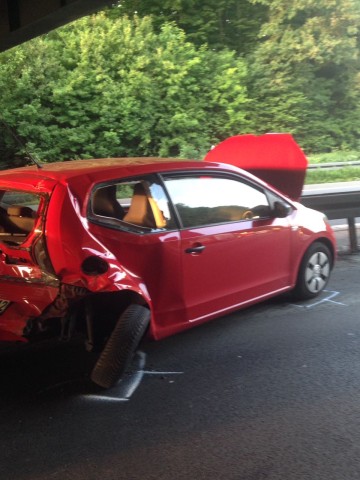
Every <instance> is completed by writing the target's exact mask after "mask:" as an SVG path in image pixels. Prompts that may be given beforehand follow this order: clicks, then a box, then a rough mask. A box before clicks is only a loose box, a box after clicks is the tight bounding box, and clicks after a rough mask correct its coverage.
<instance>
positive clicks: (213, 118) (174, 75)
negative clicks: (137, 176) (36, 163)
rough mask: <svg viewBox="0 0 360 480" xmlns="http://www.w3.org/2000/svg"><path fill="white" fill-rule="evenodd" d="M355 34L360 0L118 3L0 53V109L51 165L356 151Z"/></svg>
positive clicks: (10, 153)
mask: <svg viewBox="0 0 360 480" xmlns="http://www.w3.org/2000/svg"><path fill="white" fill-rule="evenodd" d="M359 25H360V2H359V0H293V1H292V2H290V4H289V2H288V1H287V0H216V1H215V0H204V1H203V2H202V3H201V7H199V3H198V2H196V1H195V0H173V1H170V0H162V1H159V0H151V1H150V0H121V1H120V2H119V3H118V4H116V5H115V6H114V7H113V8H111V9H108V10H106V11H105V12H103V13H100V14H97V15H92V16H90V17H87V18H84V19H82V20H79V21H77V22H75V23H73V24H70V25H67V26H66V27H63V28H61V29H59V30H57V31H54V32H52V33H50V34H48V35H46V36H43V37H41V38H37V39H34V40H32V41H31V42H28V43H26V44H24V45H22V46H20V47H16V48H14V49H12V50H9V51H8V52H5V53H3V54H1V55H0V91H1V96H0V109H1V110H0V112H1V116H2V117H3V118H4V119H5V120H6V121H7V123H8V124H9V125H10V127H13V128H15V129H16V131H17V132H18V135H19V136H20V137H21V138H22V139H23V140H24V141H25V143H26V145H27V147H28V150H30V151H32V152H34V153H35V154H37V155H38V157H40V158H41V159H46V160H48V161H53V160H61V159H64V158H83V157H106V156H143V155H154V156H158V155H160V156H185V157H195V158H201V157H202V155H203V154H204V153H205V152H206V151H207V150H208V149H209V147H210V146H211V145H212V144H214V143H216V142H218V141H220V140H222V139H224V138H225V137H227V136H230V135H235V134H239V133H248V132H253V133H255V134H260V133H264V132H274V131H278V132H290V133H292V134H293V135H294V136H295V138H296V139H297V140H298V141H299V143H300V145H301V146H302V147H303V148H304V149H305V151H307V152H321V151H329V150H336V149H344V148H345V149H350V148H353V149H357V148H359V140H360V131H359V125H360V72H359V64H360V62H359ZM18 150H19V148H18V147H17V146H16V147H14V148H13V149H11V148H10V147H9V141H8V138H5V135H4V131H3V130H1V129H0V154H1V156H2V157H3V158H12V157H14V156H15V155H16V153H18Z"/></svg>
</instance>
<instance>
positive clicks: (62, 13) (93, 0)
mask: <svg viewBox="0 0 360 480" xmlns="http://www.w3.org/2000/svg"><path fill="white" fill-rule="evenodd" d="M114 3H115V0H0V52H3V51H4V50H7V49H9V48H12V47H15V46H16V45H19V44H20V43H23V42H26V41H27V40H30V39H31V38H34V37H37V36H38V35H42V34H44V33H46V32H49V31H50V30H53V29H54V28H57V27H60V26H61V25H65V24H66V23H69V22H72V21H74V20H76V19H77V18H80V17H82V16H84V15H89V14H90V13H93V12H96V11H98V10H101V9H102V8H104V7H106V6H109V5H112V4H114Z"/></svg>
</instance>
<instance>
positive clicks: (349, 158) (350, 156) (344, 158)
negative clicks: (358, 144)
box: [307, 150, 360, 164]
mask: <svg viewBox="0 0 360 480" xmlns="http://www.w3.org/2000/svg"><path fill="white" fill-rule="evenodd" d="M307 158H308V160H309V163H312V164H316V163H332V162H354V161H356V160H360V152H359V151H356V150H351V151H348V152H345V151H338V152H331V153H317V154H315V155H308V156H307Z"/></svg>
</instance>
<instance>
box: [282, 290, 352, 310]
mask: <svg viewBox="0 0 360 480" xmlns="http://www.w3.org/2000/svg"><path fill="white" fill-rule="evenodd" d="M324 292H326V293H329V294H330V295H329V296H327V297H326V298H322V299H321V300H319V301H317V302H315V303H312V304H310V305H298V304H296V303H292V304H291V305H293V306H294V307H298V308H305V309H309V308H313V307H317V306H318V305H321V304H322V303H325V302H329V303H334V304H335V305H341V306H343V307H346V306H347V305H346V303H342V302H336V301H335V300H332V299H333V298H335V297H337V296H338V295H339V294H340V292H335V291H332V290H324Z"/></svg>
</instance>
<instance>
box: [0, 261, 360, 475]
mask: <svg viewBox="0 0 360 480" xmlns="http://www.w3.org/2000/svg"><path fill="white" fill-rule="evenodd" d="M359 269H360V255H351V256H340V258H339V260H338V263H337V266H336V268H335V270H334V272H333V276H332V279H331V281H330V284H329V285H328V288H327V291H326V292H325V293H324V294H323V295H322V296H321V297H320V298H319V299H317V300H316V301H311V302H306V303H297V304H296V303H292V301H291V299H290V298H281V299H277V300H275V301H271V302H268V303H266V304H262V305H259V306H256V307H254V308H250V309H248V310H246V311H242V312H237V313H235V314H231V315H227V316H225V317H223V318H221V319H218V320H215V321H213V322H210V323H208V324H206V325H203V326H200V327H197V328H195V329H192V330H189V331H187V332H185V333H182V334H179V335H177V336H174V337H171V338H168V339H165V340H163V341H161V342H154V343H146V344H144V345H143V346H142V348H141V351H140V352H139V353H138V355H137V358H136V362H135V364H134V372H133V373H132V374H131V375H129V376H128V377H127V379H126V381H124V382H122V384H120V385H119V386H117V387H115V388H113V389H112V390H110V391H108V392H106V393H104V392H101V391H97V390H96V389H92V388H91V387H90V386H89V384H88V383H87V377H86V367H87V365H86V363H85V361H84V357H83V356H82V355H81V354H80V353H79V350H78V348H77V345H73V344H68V345H64V346H53V345H44V346H43V347H41V348H36V349H34V348H30V349H29V348H26V349H24V350H21V351H20V352H15V351H13V350H9V351H6V352H3V353H2V354H1V356H0V358H1V362H0V381H1V394H0V419H1V424H0V425H1V440H0V442H1V447H0V479H1V480H12V479H14V480H15V479H16V480H52V479H55V480H67V479H69V480H70V479H71V480H85V479H86V480H98V479H104V480H110V479H111V480H112V479H114V480H123V479H124V480H140V479H141V480H150V479H151V480H152V479H154V480H177V479H183V480H193V479H199V480H200V479H206V480H208V479H209V480H220V479H224V480H265V479H266V480H278V479H281V480H300V479H301V480H305V479H306V480H307V479H309V480H322V479H324V480H342V479H346V480H359V478H360V321H359V320H360V319H359V311H360V300H359V295H358V292H359V286H358V285H359V276H360V275H359Z"/></svg>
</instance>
